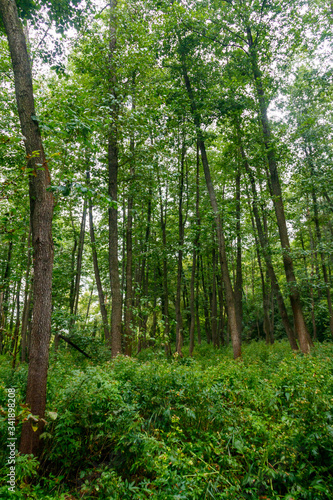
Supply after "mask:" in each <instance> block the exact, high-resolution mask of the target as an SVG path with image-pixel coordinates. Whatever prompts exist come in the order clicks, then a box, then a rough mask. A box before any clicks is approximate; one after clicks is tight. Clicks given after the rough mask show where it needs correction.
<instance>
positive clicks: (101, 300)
mask: <svg viewBox="0 0 333 500" xmlns="http://www.w3.org/2000/svg"><path fill="white" fill-rule="evenodd" d="M87 177H88V180H89V172H87ZM89 232H90V242H91V253H92V260H93V265H94V274H95V281H96V286H97V293H98V301H99V309H100V311H101V316H102V322H103V330H104V338H105V342H106V344H107V345H110V340H111V336H110V329H109V322H108V313H107V310H106V306H105V298H104V292H103V287H102V281H101V275H100V272H99V265H98V258H97V249H96V238H95V229H94V219H93V207H92V203H91V200H90V201H89Z"/></svg>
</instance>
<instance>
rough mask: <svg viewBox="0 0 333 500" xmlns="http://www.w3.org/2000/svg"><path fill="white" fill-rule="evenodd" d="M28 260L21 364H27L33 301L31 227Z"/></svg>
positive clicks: (22, 325)
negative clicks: (29, 321) (29, 317)
mask: <svg viewBox="0 0 333 500" xmlns="http://www.w3.org/2000/svg"><path fill="white" fill-rule="evenodd" d="M27 251H28V259H27V269H26V273H25V288H24V303H23V312H22V324H21V362H22V363H25V360H26V354H27V353H26V350H27V327H28V316H29V309H30V301H31V283H30V280H29V276H30V267H31V227H29V234H28V248H27Z"/></svg>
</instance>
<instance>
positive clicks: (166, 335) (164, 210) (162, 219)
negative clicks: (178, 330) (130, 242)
mask: <svg viewBox="0 0 333 500" xmlns="http://www.w3.org/2000/svg"><path fill="white" fill-rule="evenodd" d="M158 186H159V196H160V223H161V230H162V245H163V278H162V279H163V306H164V307H163V321H164V350H165V353H166V354H167V355H170V354H171V348H170V323H169V289H168V261H167V256H166V252H167V240H166V215H167V207H168V199H167V193H166V202H165V207H163V199H162V189H161V181H160V178H159V176H158Z"/></svg>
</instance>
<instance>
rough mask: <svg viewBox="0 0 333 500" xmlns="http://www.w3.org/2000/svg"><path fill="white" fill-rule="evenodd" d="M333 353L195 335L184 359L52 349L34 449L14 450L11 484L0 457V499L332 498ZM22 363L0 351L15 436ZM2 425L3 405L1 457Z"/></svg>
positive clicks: (326, 348)
mask: <svg viewBox="0 0 333 500" xmlns="http://www.w3.org/2000/svg"><path fill="white" fill-rule="evenodd" d="M332 354H333V346H332V344H325V345H317V346H316V348H315V350H314V351H313V353H312V354H311V355H310V356H303V355H301V354H295V353H292V352H290V348H289V346H288V345H287V344H286V343H284V342H281V343H276V344H275V345H274V346H266V345H265V344H263V343H261V342H260V343H256V342H253V343H251V344H249V345H247V346H244V348H243V360H242V361H233V360H232V355H231V351H230V349H228V348H224V349H222V350H214V349H213V348H212V346H210V345H202V346H198V347H197V348H196V352H195V356H194V358H189V357H188V356H186V352H185V356H184V358H177V357H172V358H171V359H166V358H165V357H164V355H163V354H162V353H156V352H153V351H149V350H148V351H145V352H143V353H141V354H140V355H139V357H138V358H128V357H124V356H119V357H118V358H117V359H116V360H114V361H107V362H104V363H102V364H97V363H92V362H87V361H78V360H79V358H78V357H77V356H75V357H72V354H70V353H69V352H68V351H66V352H59V353H58V354H57V356H56V357H54V358H53V359H52V360H51V365H50V371H49V379H48V400H47V411H48V413H47V417H46V419H47V425H46V427H45V432H44V434H43V442H44V450H43V453H42V456H41V457H40V460H39V461H37V460H36V459H34V458H33V457H27V456H23V457H22V456H20V455H18V456H17V464H16V481H17V488H16V492H15V493H9V492H8V488H7V486H6V480H7V478H6V474H7V472H8V469H7V468H6V465H4V466H3V468H2V469H1V470H0V477H1V478H2V482H0V498H1V499H6V498H17V499H43V500H51V499H52V500H53V499H59V500H66V499H67V500H70V499H79V498H81V499H87V500H88V499H95V498H99V499H101V500H104V499H105V500H126V499H129V500H141V499H147V498H152V499H156V500H158V499H159V500H169V499H170V500H171V499H175V500H181V499H184V500H185V499H193V500H195V499H198V500H201V499H212V500H214V499H216V500H220V499H228V500H245V499H254V500H258V499H270V500H277V499H284V500H292V499H294V500H296V499H297V500H298V499H299V500H301V499H302V500H303V499H304V500H321V499H331V498H333V449H332V443H333V426H332V417H333V370H332V369H333V365H332ZM26 373H27V370H26V367H18V368H17V369H16V371H15V372H11V370H10V367H9V361H8V359H5V358H2V359H1V363H0V379H1V380H2V381H3V382H2V384H1V386H0V398H1V399H0V403H1V405H2V407H3V408H4V410H5V408H6V397H7V396H6V392H5V388H6V387H15V388H16V393H17V415H18V421H17V435H18V436H19V432H20V425H21V421H22V419H23V418H24V415H25V413H24V410H25V409H24V406H23V405H22V401H24V388H25V383H26ZM20 405H21V406H20ZM20 412H21V413H20ZM6 426H7V421H6V413H5V411H3V412H2V417H1V420H0V445H1V450H2V451H1V455H0V456H1V461H2V463H5V462H6V453H7V450H6V440H7V437H8V436H7V427H6Z"/></svg>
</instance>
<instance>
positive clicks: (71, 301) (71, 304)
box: [69, 209, 77, 316]
mask: <svg viewBox="0 0 333 500" xmlns="http://www.w3.org/2000/svg"><path fill="white" fill-rule="evenodd" d="M70 217H71V223H72V228H73V236H74V244H73V249H72V256H71V274H70V277H71V284H70V291H69V311H70V315H71V316H73V314H74V303H75V277H76V271H75V257H76V249H77V235H76V230H75V225H74V221H73V216H72V210H71V209H70Z"/></svg>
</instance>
